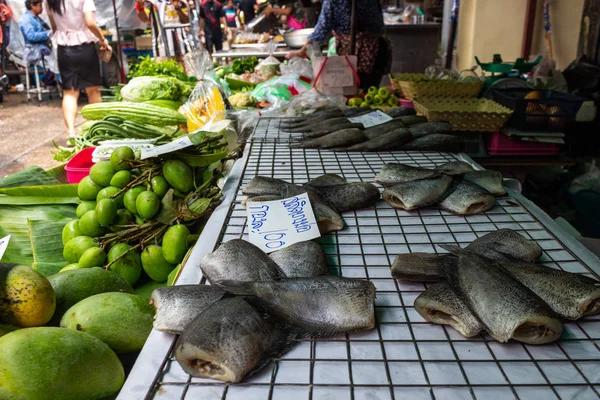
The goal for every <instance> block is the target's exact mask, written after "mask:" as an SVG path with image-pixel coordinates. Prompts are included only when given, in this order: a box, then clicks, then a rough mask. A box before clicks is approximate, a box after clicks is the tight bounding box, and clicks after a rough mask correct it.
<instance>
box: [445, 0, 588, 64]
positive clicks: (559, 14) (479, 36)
mask: <svg viewBox="0 0 600 400" xmlns="http://www.w3.org/2000/svg"><path fill="white" fill-rule="evenodd" d="M543 3H544V2H543V1H542V0H538V7H537V12H536V19H535V24H534V33H533V38H532V51H531V53H532V55H537V54H541V55H544V56H545V55H547V50H546V49H547V46H546V39H545V33H544V13H543ZM583 3H584V0H552V4H551V8H550V17H551V20H550V22H551V24H552V49H553V57H554V59H555V60H556V63H557V66H558V68H559V69H564V68H565V67H566V66H567V65H569V63H570V62H571V61H573V59H574V58H575V56H576V54H577V41H578V39H579V27H580V23H581V16H582V13H583ZM460 6H461V8H460V14H459V23H458V36H457V50H456V54H455V65H456V69H457V70H459V71H461V70H464V69H468V68H471V67H472V66H473V65H475V60H474V58H473V57H474V56H478V57H479V59H480V61H481V62H489V61H491V59H492V55H493V54H495V53H500V54H501V55H502V58H503V59H504V60H507V61H510V60H515V59H516V58H518V57H520V56H521V46H522V41H523V31H524V28H525V10H526V6H527V1H526V0H503V1H501V2H500V1H490V0H463V1H461V5H460Z"/></svg>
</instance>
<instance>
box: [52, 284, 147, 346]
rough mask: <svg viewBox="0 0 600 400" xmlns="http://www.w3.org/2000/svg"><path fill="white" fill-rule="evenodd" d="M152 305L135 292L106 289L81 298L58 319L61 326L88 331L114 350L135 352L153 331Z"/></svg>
mask: <svg viewBox="0 0 600 400" xmlns="http://www.w3.org/2000/svg"><path fill="white" fill-rule="evenodd" d="M153 321H154V307H152V305H151V304H150V303H149V302H148V300H147V299H145V298H144V297H141V296H137V295H135V294H129V293H117V292H108V293H101V294H96V295H94V296H91V297H88V298H87V299H84V300H81V301H80V302H79V303H77V304H75V305H74V306H73V307H71V308H69V309H68V310H67V312H66V313H65V314H64V315H63V317H62V319H61V320H60V326H61V327H62V328H68V329H73V330H78V331H81V332H87V333H89V334H90V335H92V336H95V337H97V338H98V339H100V340H102V341H103V342H104V343H106V344H107V345H108V346H109V347H110V348H111V349H112V350H113V351H114V352H115V353H128V352H131V351H138V350H141V349H142V347H144V343H145V342H146V339H147V338H148V335H149V334H150V331H152V322H153Z"/></svg>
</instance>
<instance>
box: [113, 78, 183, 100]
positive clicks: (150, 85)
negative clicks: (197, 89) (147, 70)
mask: <svg viewBox="0 0 600 400" xmlns="http://www.w3.org/2000/svg"><path fill="white" fill-rule="evenodd" d="M191 92H192V90H191V88H190V86H189V85H186V84H185V83H183V82H180V81H179V80H178V79H175V78H171V77H159V76H142V77H139V78H134V79H132V80H131V81H130V82H129V83H128V84H127V85H125V86H124V87H123V88H122V89H121V96H122V97H123V100H125V101H134V102H141V101H148V100H180V99H182V98H185V97H187V96H189V95H190V93H191Z"/></svg>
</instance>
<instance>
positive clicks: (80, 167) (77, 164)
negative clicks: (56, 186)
mask: <svg viewBox="0 0 600 400" xmlns="http://www.w3.org/2000/svg"><path fill="white" fill-rule="evenodd" d="M93 152H94V148H93V147H88V148H85V149H83V150H81V151H80V152H79V153H77V154H75V156H74V157H73V158H71V160H69V162H68V163H67V165H65V172H66V173H67V181H68V182H69V183H79V182H80V181H81V180H82V179H83V178H85V177H86V176H88V175H89V174H90V169H91V168H92V166H93V165H94V162H93V161H92V153H93Z"/></svg>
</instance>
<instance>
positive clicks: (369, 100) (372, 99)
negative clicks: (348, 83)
mask: <svg viewBox="0 0 600 400" xmlns="http://www.w3.org/2000/svg"><path fill="white" fill-rule="evenodd" d="M348 105H349V106H350V107H366V106H369V107H370V106H373V107H379V106H390V107H396V106H397V105H398V97H396V96H394V94H393V93H392V91H391V90H390V89H389V88H387V87H382V88H377V87H376V86H371V87H370V88H369V90H368V91H367V94H366V95H365V97H364V99H363V98H360V97H353V98H351V99H350V100H348Z"/></svg>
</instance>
